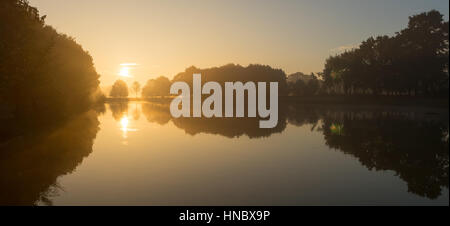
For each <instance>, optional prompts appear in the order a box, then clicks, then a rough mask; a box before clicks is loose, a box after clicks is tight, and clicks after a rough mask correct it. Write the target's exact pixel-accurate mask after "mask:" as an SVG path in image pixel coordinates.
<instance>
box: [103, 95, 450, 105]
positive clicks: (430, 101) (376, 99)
mask: <svg viewBox="0 0 450 226" xmlns="http://www.w3.org/2000/svg"><path fill="white" fill-rule="evenodd" d="M173 98H174V97H152V98H107V99H106V102H123V101H148V102H158V103H165V102H170V101H172V99H173ZM279 101H280V102H289V103H298V104H320V105H324V104H330V105H376V106H411V107H421V106H424V107H440V108H448V107H449V99H448V98H428V97H395V96H315V97H295V96H281V97H279Z"/></svg>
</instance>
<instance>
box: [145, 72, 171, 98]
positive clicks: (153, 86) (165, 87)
mask: <svg viewBox="0 0 450 226" xmlns="http://www.w3.org/2000/svg"><path fill="white" fill-rule="evenodd" d="M170 85H171V82H170V80H169V79H168V78H166V77H164V76H160V77H158V78H156V79H150V80H148V81H147V83H146V84H145V86H144V88H142V96H143V97H153V96H169V95H170Z"/></svg>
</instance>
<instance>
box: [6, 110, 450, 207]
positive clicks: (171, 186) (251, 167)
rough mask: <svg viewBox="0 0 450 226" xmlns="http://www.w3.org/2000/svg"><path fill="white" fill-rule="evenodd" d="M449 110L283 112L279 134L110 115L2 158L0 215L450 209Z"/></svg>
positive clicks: (165, 116) (231, 123)
mask: <svg viewBox="0 0 450 226" xmlns="http://www.w3.org/2000/svg"><path fill="white" fill-rule="evenodd" d="M448 125H449V123H448V110H439V109H438V110H436V109H416V110H414V109H407V108H375V107H352V108H348V107H339V106H328V107H325V106H302V105H292V104H286V103H285V104H282V105H281V108H280V120H279V124H278V126H277V127H276V128H274V129H269V130H268V129H258V120H256V119H172V118H171V117H170V114H169V108H168V106H167V105H165V104H156V103H144V102H142V103H141V102H130V103H128V104H125V103H111V104H107V105H106V107H105V109H100V112H99V111H90V112H87V113H86V114H83V115H80V116H79V117H77V118H75V119H73V120H72V121H70V122H69V123H67V124H66V125H65V126H63V127H61V128H59V129H57V130H55V131H52V132H46V133H44V134H34V135H31V136H27V137H22V138H20V139H16V140H15V141H12V142H10V143H8V144H6V145H3V146H2V148H1V149H2V152H1V153H0V182H1V187H0V204H21V205H31V204H37V205H385V204H386V205H411V204H414V205H416V204H417V205H422V204H423V205H448V204H449V192H448V178H449V176H448V173H449V169H448V167H449V151H448V141H449V130H448V128H449V126H448Z"/></svg>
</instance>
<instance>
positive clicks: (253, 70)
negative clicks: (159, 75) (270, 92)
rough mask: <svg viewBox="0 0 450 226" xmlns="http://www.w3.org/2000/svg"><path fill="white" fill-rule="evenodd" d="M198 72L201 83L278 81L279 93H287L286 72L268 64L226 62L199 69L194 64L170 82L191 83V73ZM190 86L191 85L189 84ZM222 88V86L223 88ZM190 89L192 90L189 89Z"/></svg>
mask: <svg viewBox="0 0 450 226" xmlns="http://www.w3.org/2000/svg"><path fill="white" fill-rule="evenodd" d="M194 73H200V74H201V75H202V84H203V83H206V82H209V81H215V82H218V83H219V84H221V85H222V88H223V87H224V84H225V82H236V81H240V82H243V83H246V82H278V91H279V95H280V96H283V95H287V93H288V90H287V82H286V74H285V73H284V71H283V70H281V69H273V68H271V67H270V66H266V65H258V64H250V65H248V66H247V67H243V66H241V65H236V64H227V65H224V66H221V67H213V68H207V69H199V68H196V67H194V66H192V67H189V68H187V69H186V70H185V71H184V72H181V73H179V74H177V75H176V76H175V77H174V79H173V80H172V82H176V81H184V82H186V83H188V84H189V85H192V75H193V74H194ZM191 87H192V86H191ZM223 89H224V88H223ZM191 91H192V90H191Z"/></svg>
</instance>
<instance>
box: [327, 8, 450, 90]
mask: <svg viewBox="0 0 450 226" xmlns="http://www.w3.org/2000/svg"><path fill="white" fill-rule="evenodd" d="M448 26H449V25H448V21H447V22H444V20H443V15H442V14H440V13H439V12H438V11H435V10H433V11H430V12H425V13H421V14H419V15H415V16H412V17H410V18H409V23H408V27H407V28H405V29H403V30H401V31H400V32H397V33H396V34H395V35H394V36H392V37H389V36H379V37H376V38H372V37H371V38H369V39H367V40H366V41H364V42H362V44H361V45H360V46H359V48H356V49H353V50H350V51H347V52H345V53H342V54H340V55H337V56H332V57H330V58H328V59H327V61H326V64H325V69H324V72H323V80H324V84H325V87H326V88H327V92H328V93H332V94H333V93H344V94H347V95H360V94H371V95H396V96H398V95H407V96H447V95H448V89H449V80H448V78H449V74H448V61H449V57H448V56H449V55H448V53H449V39H448V38H449V37H448V28H449V27H448Z"/></svg>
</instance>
